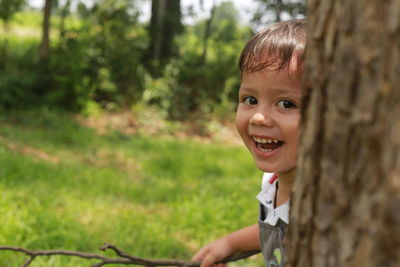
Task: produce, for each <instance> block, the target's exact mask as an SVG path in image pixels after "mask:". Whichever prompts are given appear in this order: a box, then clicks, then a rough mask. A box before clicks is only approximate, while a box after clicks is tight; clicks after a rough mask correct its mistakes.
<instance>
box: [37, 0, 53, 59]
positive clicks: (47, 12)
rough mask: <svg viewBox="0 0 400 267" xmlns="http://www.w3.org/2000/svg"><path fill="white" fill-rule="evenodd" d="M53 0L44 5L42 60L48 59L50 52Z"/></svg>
mask: <svg viewBox="0 0 400 267" xmlns="http://www.w3.org/2000/svg"><path fill="white" fill-rule="evenodd" d="M51 6H52V0H46V1H45V3H44V7H43V26H42V41H41V43H40V46H39V55H40V59H41V61H42V62H44V61H47V60H48V58H49V54H50V37H49V35H50V17H51Z"/></svg>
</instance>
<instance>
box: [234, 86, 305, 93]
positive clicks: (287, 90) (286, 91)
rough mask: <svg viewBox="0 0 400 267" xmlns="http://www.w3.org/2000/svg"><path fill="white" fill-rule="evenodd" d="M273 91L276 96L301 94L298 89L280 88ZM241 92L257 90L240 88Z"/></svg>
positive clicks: (273, 88) (274, 88)
mask: <svg viewBox="0 0 400 267" xmlns="http://www.w3.org/2000/svg"><path fill="white" fill-rule="evenodd" d="M270 89H271V90H273V92H274V93H276V94H283V93H299V92H298V91H299V90H297V88H292V87H291V88H280V87H272V88H270ZM239 90H243V91H250V92H252V91H256V89H254V88H252V87H240V88H239Z"/></svg>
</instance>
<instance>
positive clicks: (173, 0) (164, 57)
mask: <svg viewBox="0 0 400 267" xmlns="http://www.w3.org/2000/svg"><path fill="white" fill-rule="evenodd" d="M182 29H183V26H182V23H181V8H180V0H153V1H152V5H151V19H150V27H149V35H150V43H149V48H148V51H147V55H146V60H147V61H149V63H150V64H149V65H150V71H151V72H152V74H153V75H154V76H160V75H161V74H162V69H163V66H164V65H165V64H166V63H167V62H168V60H169V59H170V58H171V57H172V56H173V54H174V49H175V47H174V38H175V36H176V35H177V34H179V33H180V32H181V31H182Z"/></svg>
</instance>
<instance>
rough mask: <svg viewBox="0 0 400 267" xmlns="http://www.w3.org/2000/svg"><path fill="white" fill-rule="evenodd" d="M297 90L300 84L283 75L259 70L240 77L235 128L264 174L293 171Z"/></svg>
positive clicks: (296, 123)
mask: <svg viewBox="0 0 400 267" xmlns="http://www.w3.org/2000/svg"><path fill="white" fill-rule="evenodd" d="M300 89H301V84H300V81H299V80H297V79H295V78H293V77H291V76H289V74H288V73H287V72H285V71H268V70H261V71H257V72H254V73H250V74H243V76H242V83H241V86H240V89H239V105H238V109H237V112H236V120H235V123H236V128H237V130H238V132H239V134H240V136H241V137H242V139H243V142H244V143H245V145H246V146H247V148H248V149H249V150H250V152H251V154H252V155H253V158H254V160H255V163H256V165H257V167H258V168H259V169H260V170H262V171H264V172H276V173H278V174H279V173H281V174H283V173H291V172H293V171H294V168H295V166H296V158H297V146H298V137H299V129H298V126H299V119H300V110H299V105H300V101H301V92H300Z"/></svg>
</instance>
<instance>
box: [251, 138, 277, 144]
mask: <svg viewBox="0 0 400 267" xmlns="http://www.w3.org/2000/svg"><path fill="white" fill-rule="evenodd" d="M253 140H254V141H256V142H257V143H261V144H266V143H268V144H271V143H272V142H274V143H275V144H277V143H278V142H279V140H276V139H264V138H258V137H254V136H253Z"/></svg>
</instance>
